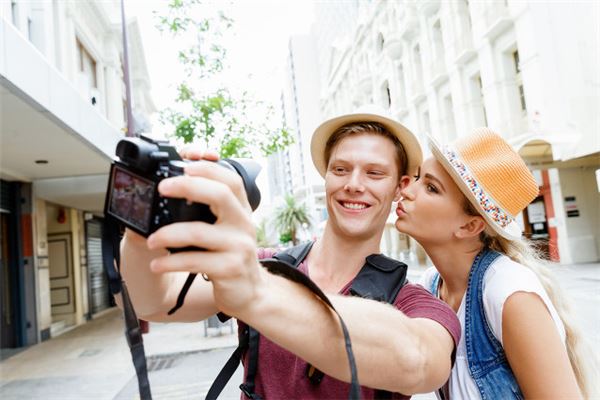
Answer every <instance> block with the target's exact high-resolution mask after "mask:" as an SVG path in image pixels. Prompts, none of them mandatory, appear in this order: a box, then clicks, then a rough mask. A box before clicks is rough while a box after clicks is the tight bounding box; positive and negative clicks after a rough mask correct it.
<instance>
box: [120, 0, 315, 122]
mask: <svg viewBox="0 0 600 400" xmlns="http://www.w3.org/2000/svg"><path fill="white" fill-rule="evenodd" d="M167 3H168V2H167V1H166V0H164V1H160V0H150V1H148V0H143V1H142V0H126V3H125V4H126V7H127V8H126V12H127V16H128V18H129V17H133V16H135V17H137V19H138V21H139V24H140V28H141V33H142V41H143V44H144V50H145V53H146V62H147V65H148V70H149V74H150V79H151V83H152V94H153V99H154V101H155V103H156V106H157V107H158V109H159V110H160V109H163V108H165V107H167V106H169V105H170V104H172V101H173V99H174V97H175V95H174V91H173V87H174V86H175V84H176V83H178V81H179V79H178V76H180V75H181V71H182V70H181V68H180V66H179V63H178V61H177V55H176V51H175V50H176V46H173V43H172V41H173V39H172V38H171V37H170V35H168V34H161V33H160V32H159V31H158V30H157V29H156V28H155V27H154V25H155V17H154V15H153V11H154V10H164V9H166V4H167ZM223 3H225V4H226V2H214V4H223ZM227 15H228V16H229V17H230V18H233V20H234V25H233V27H234V28H233V29H234V34H235V38H234V40H232V41H231V42H229V43H228V45H227V51H228V57H227V58H228V60H229V63H230V64H231V67H232V68H231V71H230V72H229V73H228V74H227V75H226V77H225V78H224V79H227V81H228V84H229V85H232V86H243V87H244V88H246V89H248V90H250V91H251V92H253V93H255V95H256V97H257V98H259V99H261V100H265V101H277V100H278V99H279V96H280V93H281V87H282V86H281V80H282V78H281V76H282V75H281V73H282V70H283V67H284V66H285V61H286V55H287V43H288V40H289V37H290V35H294V34H302V33H308V32H309V30H310V26H311V24H312V21H313V19H314V16H313V3H312V2H311V1H301V0H296V1H292V0H278V1H274V0H260V1H259V0H246V1H241V0H240V1H236V2H234V6H233V7H230V8H229V11H228V12H227Z"/></svg>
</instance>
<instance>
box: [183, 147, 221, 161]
mask: <svg viewBox="0 0 600 400" xmlns="http://www.w3.org/2000/svg"><path fill="white" fill-rule="evenodd" d="M179 155H180V156H181V158H183V159H184V160H193V161H196V160H209V161H217V160H218V159H219V154H218V153H217V152H216V151H212V150H201V149H199V148H198V147H196V146H187V147H184V148H183V149H181V151H180V152H179Z"/></svg>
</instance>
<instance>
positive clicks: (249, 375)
mask: <svg viewBox="0 0 600 400" xmlns="http://www.w3.org/2000/svg"><path fill="white" fill-rule="evenodd" d="M246 329H247V330H248V332H247V336H248V368H246V381H245V382H244V383H242V384H241V385H240V389H241V390H242V392H243V393H244V395H246V397H248V398H249V399H251V400H262V398H261V397H260V396H259V395H258V394H257V393H256V392H255V391H254V390H255V389H256V386H255V384H254V380H255V379H256V372H257V370H258V345H259V343H258V341H259V339H260V334H259V333H258V331H257V330H256V329H254V328H252V327H250V326H248V327H247V328H246Z"/></svg>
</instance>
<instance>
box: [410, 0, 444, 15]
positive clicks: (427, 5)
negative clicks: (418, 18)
mask: <svg viewBox="0 0 600 400" xmlns="http://www.w3.org/2000/svg"><path fill="white" fill-rule="evenodd" d="M416 4H417V11H418V12H419V14H425V15H428V16H429V15H433V14H435V13H436V12H437V11H438V10H439V9H440V4H441V1H440V0H419V1H417V2H416Z"/></svg>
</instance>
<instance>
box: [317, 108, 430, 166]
mask: <svg viewBox="0 0 600 400" xmlns="http://www.w3.org/2000/svg"><path fill="white" fill-rule="evenodd" d="M353 122H379V123H380V124H382V125H383V126H385V128H386V129H387V130H388V131H389V132H390V133H392V134H393V135H394V136H396V137H397V138H398V140H400V143H402V146H404V150H405V151H406V156H407V158H408V164H407V165H408V171H406V174H407V175H414V174H416V173H417V170H418V168H419V166H420V165H421V163H422V162H423V153H422V151H421V146H420V145H419V141H418V140H417V138H416V137H415V135H413V134H412V132H411V131H409V130H408V129H407V128H406V127H404V126H403V125H401V124H400V123H399V122H396V121H394V120H393V119H392V118H391V117H390V116H389V115H388V114H387V113H386V112H385V111H384V110H383V109H381V108H380V107H377V106H375V105H367V106H363V107H360V108H359V109H358V110H356V112H354V113H352V114H346V115H342V116H339V117H335V118H332V119H330V120H327V121H325V122H323V123H322V124H321V125H319V127H318V128H317V129H316V130H315V133H313V136H312V140H311V143H310V154H311V156H312V160H313V163H314V164H315V167H316V168H317V171H319V173H320V174H321V176H322V177H325V173H326V172H327V163H326V161H325V145H326V144H327V140H329V138H330V137H331V135H332V134H333V133H334V132H335V131H336V130H337V129H338V128H341V127H342V126H344V125H347V124H350V123H353Z"/></svg>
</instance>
